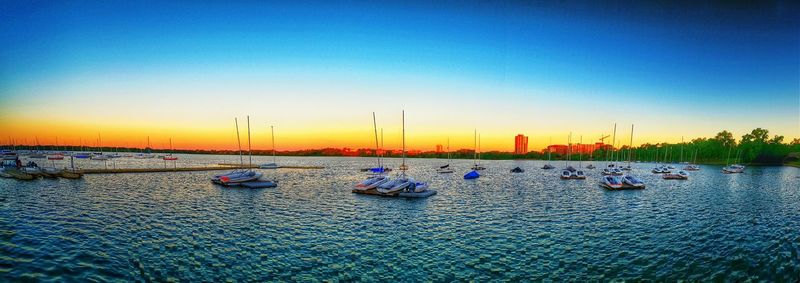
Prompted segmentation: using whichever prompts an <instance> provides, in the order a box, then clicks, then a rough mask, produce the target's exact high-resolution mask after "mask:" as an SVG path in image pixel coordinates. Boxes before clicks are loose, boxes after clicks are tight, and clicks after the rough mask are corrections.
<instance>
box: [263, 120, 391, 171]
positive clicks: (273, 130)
mask: <svg viewBox="0 0 800 283" xmlns="http://www.w3.org/2000/svg"><path fill="white" fill-rule="evenodd" d="M269 130H270V132H272V163H275V126H269ZM378 163H380V158H379V159H378Z"/></svg>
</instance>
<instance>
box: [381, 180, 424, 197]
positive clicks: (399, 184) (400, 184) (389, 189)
mask: <svg viewBox="0 0 800 283" xmlns="http://www.w3.org/2000/svg"><path fill="white" fill-rule="evenodd" d="M412 184H416V181H414V179H413V178H409V177H405V176H401V177H398V178H397V179H394V180H391V181H389V182H386V183H383V184H382V185H379V186H378V192H379V193H383V194H392V193H396V192H399V191H402V190H404V189H406V188H407V187H409V186H411V185H412Z"/></svg>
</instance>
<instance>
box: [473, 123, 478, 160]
mask: <svg viewBox="0 0 800 283" xmlns="http://www.w3.org/2000/svg"><path fill="white" fill-rule="evenodd" d="M472 143H473V150H472V163H475V166H478V129H475V133H474V134H473V135H472Z"/></svg>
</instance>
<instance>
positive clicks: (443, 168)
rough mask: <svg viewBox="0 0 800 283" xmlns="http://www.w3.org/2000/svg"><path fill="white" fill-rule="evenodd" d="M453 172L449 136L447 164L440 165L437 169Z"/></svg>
mask: <svg viewBox="0 0 800 283" xmlns="http://www.w3.org/2000/svg"><path fill="white" fill-rule="evenodd" d="M453 172H454V171H453V169H452V168H450V138H447V164H445V165H442V166H439V168H437V169H436V173H440V174H447V173H453Z"/></svg>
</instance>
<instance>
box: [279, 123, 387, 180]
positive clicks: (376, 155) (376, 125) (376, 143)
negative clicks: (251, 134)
mask: <svg viewBox="0 0 800 283" xmlns="http://www.w3.org/2000/svg"><path fill="white" fill-rule="evenodd" d="M372 128H373V129H374V130H375V157H376V158H378V168H381V169H380V171H383V166H382V165H381V156H380V155H378V150H379V149H378V148H379V146H378V122H376V121H375V112H372ZM273 143H274V142H273ZM273 151H274V150H273Z"/></svg>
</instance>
